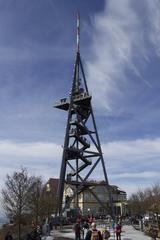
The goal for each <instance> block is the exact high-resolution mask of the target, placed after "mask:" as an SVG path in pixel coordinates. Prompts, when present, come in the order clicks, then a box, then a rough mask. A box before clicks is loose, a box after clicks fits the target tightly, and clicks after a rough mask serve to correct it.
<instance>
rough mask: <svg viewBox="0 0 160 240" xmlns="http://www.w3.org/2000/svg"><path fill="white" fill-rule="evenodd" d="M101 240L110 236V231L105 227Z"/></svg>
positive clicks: (106, 239) (105, 239)
mask: <svg viewBox="0 0 160 240" xmlns="http://www.w3.org/2000/svg"><path fill="white" fill-rule="evenodd" d="M102 237H103V240H108V239H109V238H110V232H109V231H108V230H107V228H105V229H104V230H103V232H102Z"/></svg>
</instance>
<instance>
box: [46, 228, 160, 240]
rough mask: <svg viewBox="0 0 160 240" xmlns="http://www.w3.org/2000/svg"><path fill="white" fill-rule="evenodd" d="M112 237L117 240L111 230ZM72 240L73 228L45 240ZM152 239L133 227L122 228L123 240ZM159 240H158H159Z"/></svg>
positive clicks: (56, 231)
mask: <svg viewBox="0 0 160 240" xmlns="http://www.w3.org/2000/svg"><path fill="white" fill-rule="evenodd" d="M110 232H111V237H110V238H109V240H115V239H116V237H115V234H114V231H113V230H112V229H111V230H110ZM53 239H54V240H70V239H74V232H73V230H72V228H64V229H62V230H53V232H51V236H48V237H46V238H44V239H43V240H53ZM151 239H152V238H150V237H148V236H146V235H145V234H144V233H143V232H140V231H137V230H135V229H134V228H133V227H132V226H128V225H125V226H123V228H122V237H121V240H151ZM157 240H158V239H157Z"/></svg>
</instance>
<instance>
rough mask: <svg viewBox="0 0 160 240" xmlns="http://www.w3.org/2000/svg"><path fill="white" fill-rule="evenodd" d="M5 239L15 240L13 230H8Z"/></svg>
mask: <svg viewBox="0 0 160 240" xmlns="http://www.w3.org/2000/svg"><path fill="white" fill-rule="evenodd" d="M5 240H13V237H12V234H11V232H8V233H7V234H6V236H5Z"/></svg>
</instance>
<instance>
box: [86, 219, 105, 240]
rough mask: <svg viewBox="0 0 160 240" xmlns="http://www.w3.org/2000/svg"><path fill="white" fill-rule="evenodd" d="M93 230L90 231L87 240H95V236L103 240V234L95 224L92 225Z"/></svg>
mask: <svg viewBox="0 0 160 240" xmlns="http://www.w3.org/2000/svg"><path fill="white" fill-rule="evenodd" d="M91 228H92V229H91V230H88V232H87V234H86V237H85V240H91V239H94V236H95V239H98V240H103V238H102V234H101V232H100V231H99V230H97V228H96V223H94V222H93V223H92V224H91Z"/></svg>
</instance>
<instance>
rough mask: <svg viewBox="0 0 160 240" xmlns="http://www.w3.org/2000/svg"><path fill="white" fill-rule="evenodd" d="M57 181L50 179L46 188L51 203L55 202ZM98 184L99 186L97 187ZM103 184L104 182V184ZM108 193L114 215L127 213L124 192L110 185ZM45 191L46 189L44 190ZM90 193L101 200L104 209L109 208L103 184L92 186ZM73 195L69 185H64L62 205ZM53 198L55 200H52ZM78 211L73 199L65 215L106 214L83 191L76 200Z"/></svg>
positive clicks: (107, 196) (92, 197) (89, 195)
mask: <svg viewBox="0 0 160 240" xmlns="http://www.w3.org/2000/svg"><path fill="white" fill-rule="evenodd" d="M58 182H59V179H55V178H50V179H49V181H48V182H47V184H46V186H48V187H49V189H50V192H51V193H52V194H51V196H52V198H53V199H52V202H53V203H55V202H56V194H57V189H58ZM98 183H100V185H98ZM104 184H105V182H104ZM72 187H73V186H72ZM110 188H111V189H110V191H111V194H112V199H113V207H114V212H115V215H125V214H126V213H127V194H126V192H125V191H123V190H121V189H120V188H119V187H117V186H114V185H111V186H110ZM46 189H47V188H46ZM92 192H93V193H95V195H96V196H98V198H99V199H100V200H101V202H102V203H103V204H104V206H105V207H106V208H108V207H109V194H108V191H107V189H106V187H105V186H103V182H97V186H93V188H92ZM72 194H73V189H72V188H71V186H70V185H65V191H64V197H63V205H64V204H65V203H67V201H68V200H69V198H70V197H71V196H72ZM54 198H55V199H54ZM78 203H79V204H78V205H79V207H78V209H77V208H76V199H74V200H73V201H72V202H71V204H70V207H68V208H67V209H66V213H65V215H66V216H67V215H68V216H70V215H71V216H73V215H76V214H82V215H89V214H93V215H94V216H101V215H107V214H108V212H107V211H106V209H105V208H103V207H102V206H101V205H100V204H99V203H98V202H97V200H96V199H95V197H94V195H93V194H91V192H89V191H83V192H82V193H81V194H80V195H79V198H78Z"/></svg>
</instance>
